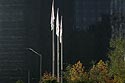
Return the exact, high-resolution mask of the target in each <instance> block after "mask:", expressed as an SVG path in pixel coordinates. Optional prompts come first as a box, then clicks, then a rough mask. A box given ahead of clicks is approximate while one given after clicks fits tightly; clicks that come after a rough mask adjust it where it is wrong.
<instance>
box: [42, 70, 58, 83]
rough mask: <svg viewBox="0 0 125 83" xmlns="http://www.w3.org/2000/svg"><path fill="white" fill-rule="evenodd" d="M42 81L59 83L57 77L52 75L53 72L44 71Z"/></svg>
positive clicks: (43, 82)
mask: <svg viewBox="0 0 125 83" xmlns="http://www.w3.org/2000/svg"><path fill="white" fill-rule="evenodd" d="M40 83H57V81H56V77H52V75H51V73H47V72H46V73H44V75H43V77H42V79H41V80H40Z"/></svg>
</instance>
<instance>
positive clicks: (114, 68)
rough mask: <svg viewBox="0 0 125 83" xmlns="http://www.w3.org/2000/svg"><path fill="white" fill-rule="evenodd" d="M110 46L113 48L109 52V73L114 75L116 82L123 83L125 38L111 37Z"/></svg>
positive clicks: (124, 75)
mask: <svg viewBox="0 0 125 83" xmlns="http://www.w3.org/2000/svg"><path fill="white" fill-rule="evenodd" d="M110 48H112V50H110V52H109V54H108V57H109V59H110V61H109V74H110V76H113V77H114V81H115V82H116V83H123V81H125V60H124V59H125V39H123V38H116V39H111V41H110Z"/></svg>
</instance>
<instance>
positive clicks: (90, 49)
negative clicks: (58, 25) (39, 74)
mask: <svg viewBox="0 0 125 83" xmlns="http://www.w3.org/2000/svg"><path fill="white" fill-rule="evenodd" d="M112 3H113V5H112ZM124 3H125V1H124V0H73V1H72V5H71V6H72V14H71V16H72V18H69V19H70V20H69V21H68V22H69V23H71V24H70V25H69V27H72V28H70V29H69V30H68V31H69V32H70V35H69V36H65V35H64V38H67V40H64V41H65V42H66V43H65V44H64V45H65V47H66V48H65V47H64V48H65V49H67V48H69V49H67V50H69V52H67V53H65V54H66V55H69V54H70V55H69V56H67V57H68V58H69V59H68V60H69V62H73V63H74V62H75V61H77V60H81V61H83V63H84V64H85V65H87V64H88V63H90V62H91V60H95V61H98V60H99V59H104V60H106V57H107V56H106V54H107V52H108V47H109V42H110V39H111V38H112V35H113V34H116V32H117V31H118V29H119V30H121V31H119V33H120V34H124V32H125V31H124V27H123V25H124V24H123V23H122V28H121V29H120V28H119V27H117V28H116V27H115V28H114V29H112V28H111V26H112V15H111V11H113V12H115V11H116V12H118V11H119V9H120V8H121V11H120V12H121V13H122V14H123V13H124V9H125V7H124ZM116 6H117V7H116ZM111 7H112V8H111ZM123 15H124V14H123ZM69 17H70V16H69ZM71 20H72V21H71ZM64 21H65V20H64ZM68 22H67V23H68ZM114 24H115V23H114ZM64 26H65V23H64ZM64 28H65V27H64ZM65 30H67V29H65ZM68 31H65V32H68ZM68 39H69V40H68ZM70 40H71V41H70ZM66 44H67V45H69V46H67V45H66ZM71 48H72V49H71ZM68 53H69V54H68ZM66 55H65V56H66ZM67 57H65V58H66V59H67ZM66 59H65V60H66ZM86 63H87V64H86Z"/></svg>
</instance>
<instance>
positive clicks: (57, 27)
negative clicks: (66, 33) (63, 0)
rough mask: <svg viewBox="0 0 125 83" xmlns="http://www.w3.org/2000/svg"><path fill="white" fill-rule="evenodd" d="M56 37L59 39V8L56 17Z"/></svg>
mask: <svg viewBox="0 0 125 83" xmlns="http://www.w3.org/2000/svg"><path fill="white" fill-rule="evenodd" d="M56 35H57V36H58V37H59V8H58V9H57V15H56Z"/></svg>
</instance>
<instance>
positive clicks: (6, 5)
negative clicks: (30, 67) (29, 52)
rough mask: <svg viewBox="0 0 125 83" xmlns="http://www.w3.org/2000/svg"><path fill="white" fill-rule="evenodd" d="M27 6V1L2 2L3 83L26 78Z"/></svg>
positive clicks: (0, 71) (0, 78)
mask: <svg viewBox="0 0 125 83" xmlns="http://www.w3.org/2000/svg"><path fill="white" fill-rule="evenodd" d="M25 6H26V5H25V0H13V1H11V0H0V82H1V83H6V82H9V81H10V80H16V79H19V77H21V78H22V79H24V78H25V77H26V76H25V73H26V72H25V68H26V65H25V58H26V57H25V52H24V48H25V38H26V37H25V33H26V27H25V19H24V17H25V13H24V11H25V9H24V8H25ZM13 82H14V81H13ZM10 83H11V82H10Z"/></svg>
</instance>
